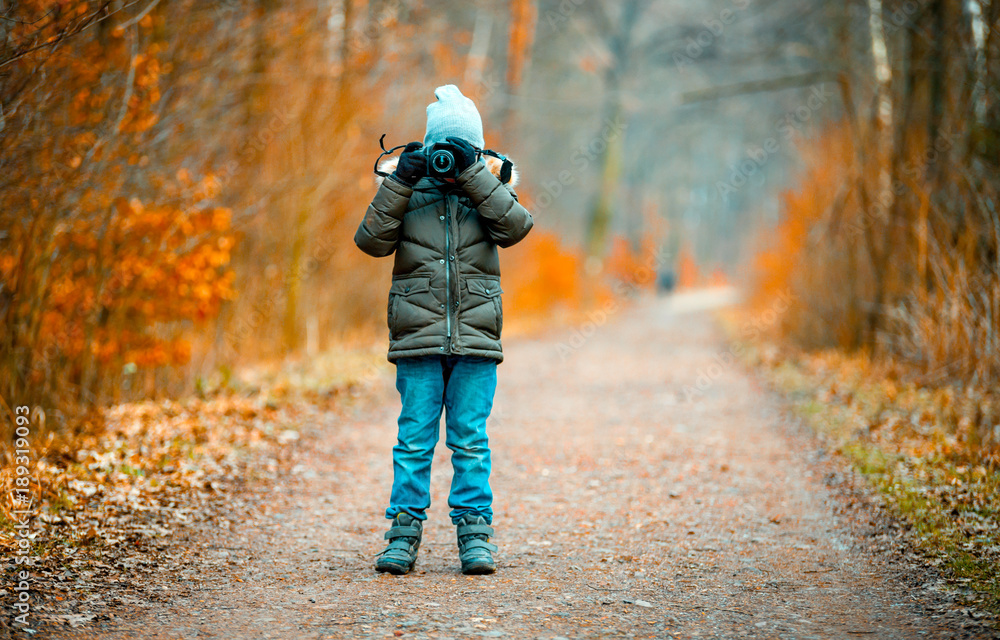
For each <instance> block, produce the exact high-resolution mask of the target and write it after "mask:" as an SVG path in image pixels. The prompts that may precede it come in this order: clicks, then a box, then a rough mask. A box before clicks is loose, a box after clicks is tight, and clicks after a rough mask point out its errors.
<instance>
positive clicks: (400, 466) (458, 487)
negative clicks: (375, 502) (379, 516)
mask: <svg viewBox="0 0 1000 640" xmlns="http://www.w3.org/2000/svg"><path fill="white" fill-rule="evenodd" d="M496 388H497V362H496V360H493V359H490V358H480V357H472V356H420V357H415V358H400V359H399V360H397V361H396V389H398V390H399V395H400V398H401V399H402V401H403V411H402V412H401V413H400V414H399V436H398V442H397V444H396V446H395V447H393V448H392V467H393V481H392V495H391V496H390V497H389V508H388V509H387V510H386V512H385V517H386V518H394V517H396V515H397V514H399V513H401V512H404V511H405V512H406V513H408V514H410V515H411V516H413V517H414V518H417V519H419V520H425V519H426V518H427V516H426V514H425V512H426V510H427V508H428V507H430V506H431V492H430V488H431V462H432V460H433V458H434V446H435V445H436V444H437V441H438V436H439V434H440V431H441V411H442V409H446V410H447V411H446V413H445V427H446V435H445V444H446V445H447V446H448V448H449V449H451V464H452V467H453V468H454V476H453V477H452V481H451V495H450V496H449V497H448V506H450V507H451V513H450V514H449V515H450V516H451V520H452V522H457V521H458V520H459V519H460V518H462V517H463V516H465V515H473V516H482V517H483V518H485V519H486V521H487V522H492V521H493V509H492V507H491V505H492V504H493V491H492V490H491V489H490V444H489V439H488V438H487V437H486V419H487V418H488V417H489V415H490V411H491V410H492V409H493V394H494V392H495V391H496Z"/></svg>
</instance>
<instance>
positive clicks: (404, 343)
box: [354, 85, 532, 575]
mask: <svg viewBox="0 0 1000 640" xmlns="http://www.w3.org/2000/svg"><path fill="white" fill-rule="evenodd" d="M434 95H435V97H436V98H437V102H433V103H431V104H430V105H428V107H427V131H426V133H425V135H424V142H423V145H421V144H420V143H419V142H411V143H410V144H408V145H406V148H405V149H404V151H403V153H402V154H400V156H399V159H398V161H395V160H391V161H389V162H387V163H384V164H383V169H382V170H383V171H388V170H391V168H393V167H394V168H395V171H394V172H393V173H392V175H390V176H388V177H387V178H386V179H385V180H382V181H381V183H380V185H379V189H378V192H377V193H376V194H375V197H374V198H373V199H372V203H371V205H369V207H368V211H367V212H366V213H365V218H364V220H363V221H362V222H361V225H360V226H359V227H358V231H357V233H356V234H355V236H354V242H355V243H356V244H357V245H358V247H359V248H360V249H361V250H362V251H364V252H365V253H368V254H370V255H372V256H376V257H381V256H388V255H389V254H391V253H393V252H395V254H396V257H395V263H394V265H393V269H392V287H391V288H390V289H389V307H388V323H389V361H390V362H393V363H395V364H396V389H398V390H399V395H400V398H401V399H402V402H403V410H402V412H401V413H400V415H399V436H398V442H397V444H396V446H395V447H393V450H392V452H393V455H392V462H393V483H392V493H391V495H390V497H389V508H388V509H387V510H386V512H385V516H386V518H389V519H391V520H392V524H391V526H390V528H389V530H388V531H387V532H386V534H385V538H386V539H387V540H388V541H389V544H388V546H387V547H386V548H385V550H383V551H382V552H381V553H380V554H379V557H378V560H377V561H376V563H375V569H376V570H377V571H380V572H385V571H387V572H389V573H392V574H396V575H402V574H405V573H407V572H409V571H410V570H411V569H412V568H413V565H414V563H415V562H416V559H417V550H418V548H419V547H420V539H421V535H422V533H423V521H424V520H425V519H426V517H427V516H426V511H427V508H428V507H430V504H431V500H430V476H431V460H432V459H433V457H434V445H435V444H437V441H438V434H439V431H440V422H441V412H442V409H445V410H446V417H445V424H446V437H445V444H446V445H447V446H448V448H449V449H451V452H452V454H451V463H452V466H453V467H454V477H453V479H452V483H451V495H450V496H449V498H448V505H449V506H450V507H451V513H450V516H451V521H452V523H454V524H455V525H457V534H458V551H459V559H460V560H461V562H462V573H466V574H488V573H493V572H494V571H496V563H495V562H494V560H493V555H492V552H494V551H496V550H497V547H496V546H495V545H493V544H491V543H490V542H489V538H490V536H492V535H493V528H492V527H491V526H490V525H491V524H492V521H493V510H492V508H491V505H492V503H493V492H492V491H491V489H490V484H489V480H490V448H489V441H488V439H487V437H486V419H487V418H488V417H489V415H490V410H491V409H492V408H493V393H494V391H495V390H496V380H497V378H496V366H497V364H498V363H499V362H501V361H502V360H503V353H502V351H501V348H500V330H501V328H502V326H503V310H502V307H501V300H500V294H501V289H500V260H499V257H498V255H497V247H509V246H511V245H513V244H515V243H516V242H518V241H519V240H521V239H522V238H524V236H526V235H527V234H528V231H530V230H531V226H532V220H531V214H529V213H528V211H527V210H526V209H525V208H524V207H522V206H521V205H520V204H519V203H518V201H517V194H516V193H514V189H513V185H514V184H515V183H516V174H515V172H513V170H512V169H513V168H512V165H510V164H509V163H501V162H500V161H498V160H496V159H495V158H492V157H488V156H481V155H480V154H479V153H478V152H477V150H478V149H482V148H483V146H484V144H485V143H484V140H483V122H482V119H481V118H480V116H479V111H478V110H477V109H476V105H475V104H474V103H473V102H472V100H470V99H469V98H466V97H465V96H464V95H462V92H461V91H459V89H458V87H456V86H454V85H446V86H443V87H438V88H437V90H435V91H434ZM435 143H448V144H451V145H453V146H452V150H453V156H454V160H455V174H456V175H455V177H452V178H435V177H430V176H428V166H427V157H426V153H425V151H426V150H425V149H424V146H425V145H426V146H427V147H429V146H430V145H433V144H435Z"/></svg>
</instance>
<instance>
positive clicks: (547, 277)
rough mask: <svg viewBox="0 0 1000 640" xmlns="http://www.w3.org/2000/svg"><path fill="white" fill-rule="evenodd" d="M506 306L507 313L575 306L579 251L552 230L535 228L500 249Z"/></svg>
mask: <svg viewBox="0 0 1000 640" xmlns="http://www.w3.org/2000/svg"><path fill="white" fill-rule="evenodd" d="M501 261H502V262H501V264H502V266H503V273H504V285H505V286H506V287H507V288H506V295H505V296H504V305H505V308H506V309H508V310H509V313H510V315H520V314H524V315H537V314H540V313H547V312H551V311H552V310H553V309H554V308H557V307H563V308H569V309H576V308H578V307H579V306H580V304H581V301H582V286H583V285H582V283H581V274H582V264H583V257H582V254H581V252H580V251H578V250H573V249H571V248H568V247H566V246H565V245H564V244H563V243H562V241H561V240H560V239H559V237H558V236H556V235H555V234H554V233H552V232H550V231H545V230H543V229H539V228H537V227H536V228H535V229H534V230H532V232H531V233H529V234H528V236H527V237H526V238H525V239H524V240H522V241H521V242H520V243H518V244H516V245H514V246H513V247H511V248H509V249H506V250H504V251H503V253H502V256H501Z"/></svg>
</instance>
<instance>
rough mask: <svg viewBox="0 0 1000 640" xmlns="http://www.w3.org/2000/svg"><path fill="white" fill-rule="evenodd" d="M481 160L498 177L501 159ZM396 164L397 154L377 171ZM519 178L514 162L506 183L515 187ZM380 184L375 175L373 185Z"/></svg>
mask: <svg viewBox="0 0 1000 640" xmlns="http://www.w3.org/2000/svg"><path fill="white" fill-rule="evenodd" d="M483 160H484V161H485V162H486V166H487V167H489V170H490V173H492V174H493V175H495V176H496V177H497V179H499V178H500V168H501V167H502V166H503V161H501V160H500V159H499V158H494V157H493V156H483ZM508 160H510V158H508ZM511 163H512V164H513V160H511ZM397 164H399V156H394V157H392V158H388V159H387V160H383V161H382V162H380V163H379V165H378V169H379V171H383V172H385V173H392V172H393V171H395V170H396V165H397ZM519 179H520V174H519V173H518V171H517V165H516V164H515V165H514V168H513V169H512V170H511V172H510V182H508V183H507V184H509V185H510V186H512V187H516V186H517V183H518V181H519ZM381 185H382V176H380V175H376V176H375V186H381Z"/></svg>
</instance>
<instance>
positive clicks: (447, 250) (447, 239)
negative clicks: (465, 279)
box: [444, 196, 452, 353]
mask: <svg viewBox="0 0 1000 640" xmlns="http://www.w3.org/2000/svg"><path fill="white" fill-rule="evenodd" d="M446 198H447V200H446V202H447V205H446V206H445V214H444V290H445V296H444V299H445V309H444V313H445V316H444V317H445V326H446V327H447V329H448V344H447V345H446V346H445V351H446V352H447V353H451V263H452V260H451V196H446Z"/></svg>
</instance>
